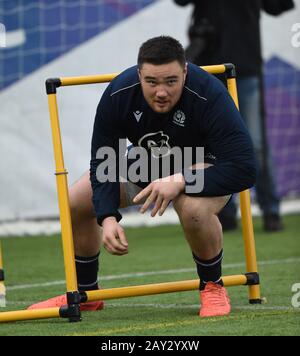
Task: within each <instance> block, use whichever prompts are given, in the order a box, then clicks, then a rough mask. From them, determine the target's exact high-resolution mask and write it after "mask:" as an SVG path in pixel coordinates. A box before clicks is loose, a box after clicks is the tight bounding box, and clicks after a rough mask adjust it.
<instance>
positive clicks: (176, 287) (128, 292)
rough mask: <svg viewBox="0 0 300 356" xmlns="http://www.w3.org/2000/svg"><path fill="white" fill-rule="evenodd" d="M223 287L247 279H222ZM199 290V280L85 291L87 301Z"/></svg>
mask: <svg viewBox="0 0 300 356" xmlns="http://www.w3.org/2000/svg"><path fill="white" fill-rule="evenodd" d="M222 279H223V282H224V285H225V286H228V287H229V286H238V285H245V284H246V283H247V278H246V276H245V275H235V276H226V277H222ZM198 288H199V279H194V280H189V281H178V282H166V283H157V284H145V285H140V286H131V287H121V288H111V289H101V290H96V291H87V292H86V294H87V297H88V301H96V300H107V299H117V298H129V297H139V296H144V295H152V294H161V293H173V292H185V291H190V290H196V289H198Z"/></svg>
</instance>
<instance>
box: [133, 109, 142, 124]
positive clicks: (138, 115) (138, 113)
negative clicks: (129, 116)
mask: <svg viewBox="0 0 300 356" xmlns="http://www.w3.org/2000/svg"><path fill="white" fill-rule="evenodd" d="M133 115H134V117H135V119H136V121H137V122H139V121H140V120H141V117H142V115H143V112H141V111H139V110H137V111H134V112H133Z"/></svg>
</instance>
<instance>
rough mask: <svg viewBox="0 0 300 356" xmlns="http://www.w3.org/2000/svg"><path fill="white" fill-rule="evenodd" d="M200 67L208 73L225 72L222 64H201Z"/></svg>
mask: <svg viewBox="0 0 300 356" xmlns="http://www.w3.org/2000/svg"><path fill="white" fill-rule="evenodd" d="M200 68H202V69H203V70H205V71H206V72H208V73H210V74H222V73H225V72H226V67H225V66H224V64H216V65H212V66H201V67H200Z"/></svg>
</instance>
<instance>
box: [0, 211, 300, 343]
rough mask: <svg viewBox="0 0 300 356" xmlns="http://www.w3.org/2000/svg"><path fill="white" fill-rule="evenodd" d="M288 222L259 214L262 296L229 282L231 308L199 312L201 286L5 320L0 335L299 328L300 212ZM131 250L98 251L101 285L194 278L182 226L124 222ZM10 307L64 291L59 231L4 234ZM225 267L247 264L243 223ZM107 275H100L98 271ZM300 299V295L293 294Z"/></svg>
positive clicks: (232, 270) (295, 331)
mask: <svg viewBox="0 0 300 356" xmlns="http://www.w3.org/2000/svg"><path fill="white" fill-rule="evenodd" d="M284 224H285V230H284V231H283V232H277V233H272V234H270V233H265V232H263V230H262V226H261V220H260V219H254V228H255V239H256V248H257V257H258V261H259V272H260V278H261V292H262V296H263V297H266V298H267V302H266V303H265V304H262V305H260V306H253V305H249V304H248V288H247V287H245V286H238V287H230V288H228V290H229V294H230V297H231V303H232V313H231V314H230V316H227V317H218V318H208V319H200V318H199V317H198V316H197V313H198V309H199V307H198V303H199V299H198V292H197V291H191V292H181V293H170V294H160V295H154V296H146V297H134V298H126V299H118V300H108V301H106V304H105V305H106V306H105V309H104V310H103V311H100V312H84V313H82V317H83V320H82V322H80V323H69V322H68V321H67V320H66V319H44V320H35V321H25V322H14V323H3V324H0V335H2V336H4V335H60V336H63V335H74V336H75V335H76V336H77V335H82V336H84V335H91V336H118V335H130V336H138V335H144V336H150V335H155V336H167V335H168V336H170V335H172V336H201V335H300V307H293V306H292V304H291V300H292V297H293V294H294V293H293V292H292V290H291V289H292V285H293V284H294V283H300V234H299V231H300V216H299V215H291V216H285V217H284ZM126 233H127V238H128V241H129V247H130V253H129V254H128V255H127V256H122V257H119V256H111V255H109V254H108V253H107V252H106V251H104V250H103V252H102V254H101V272H100V283H101V286H102V288H112V287H122V286H128V285H140V284H148V283H156V282H158V283H159V282H167V281H177V280H189V279H195V278H197V275H196V273H195V267H194V262H193V260H192V258H191V254H190V251H189V249H188V247H187V244H186V242H185V240H184V238H183V235H182V230H181V227H180V226H179V225H178V226H177V225H173V226H158V227H151V228H128V229H126ZM2 246H3V255H4V256H3V257H4V270H5V275H6V287H7V308H2V309H0V312H1V311H9V310H17V309H24V308H26V306H28V305H30V304H31V303H34V302H36V301H40V300H44V299H47V298H49V297H52V296H55V295H58V294H62V293H64V292H65V285H64V283H63V280H64V268H63V259H62V250H61V240H60V236H57V235H55V236H51V237H49V236H48V237H44V236H41V237H26V238H9V239H3V240H2ZM224 252H225V257H224V263H223V275H233V274H241V273H244V272H245V267H244V250H243V240H242V235H241V230H238V231H236V232H234V233H232V232H231V233H225V234H224ZM101 277H102V278H101ZM294 299H296V300H298V301H299V303H298V304H300V296H299V298H294Z"/></svg>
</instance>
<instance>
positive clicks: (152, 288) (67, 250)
mask: <svg viewBox="0 0 300 356" xmlns="http://www.w3.org/2000/svg"><path fill="white" fill-rule="evenodd" d="M201 68H202V69H204V70H206V71H207V72H209V73H211V74H221V73H224V74H225V75H226V80H227V88H228V91H229V93H230V95H231V97H232V98H233V100H234V102H235V104H236V106H237V107H238V96H237V88H236V74H235V67H234V65H233V64H221V65H212V66H204V67H201ZM116 76H117V73H112V74H105V75H94V76H82V77H66V78H51V79H47V81H46V91H47V95H48V105H49V113H50V121H51V130H52V140H53V149H54V158H55V175H56V184H57V194H58V203H59V211H60V222H61V234H62V243H63V255H64V266H65V276H66V289H67V291H66V295H67V302H68V304H67V305H66V306H63V307H60V308H58V307H57V308H49V309H38V310H22V311H9V312H2V313H0V322H8V321H17V320H30V319H45V318H57V317H63V318H68V319H69V321H71V322H76V321H80V320H81V313H80V303H83V302H88V301H96V300H107V299H117V298H128V297H137V296H144V295H153V294H161V293H171V292H183V291H191V290H197V289H198V287H199V279H195V280H187V281H177V282H166V283H158V284H147V285H138V286H130V287H121V288H111V289H102V290H95V291H87V292H79V291H78V288H77V278H76V269H75V256H74V246H73V233H72V224H71V214H70V206H69V194H68V181H67V174H68V172H67V171H66V169H65V166H64V157H63V149H62V140H61V132H60V125H59V115H58V106H57V97H56V92H57V88H58V87H61V86H70V85H84V84H95V83H107V82H110V81H111V80H112V79H113V78H115V77H116ZM240 206H241V216H242V227H243V239H244V249H245V258H246V273H244V274H241V275H232V276H222V279H223V282H224V285H225V286H238V285H246V286H248V288H249V290H248V291H249V293H248V294H249V302H250V303H251V304H258V303H261V297H260V284H259V274H258V269H257V260H256V251H255V241H254V232H253V222H252V214H251V204H250V192H249V190H246V191H243V192H241V193H240Z"/></svg>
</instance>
